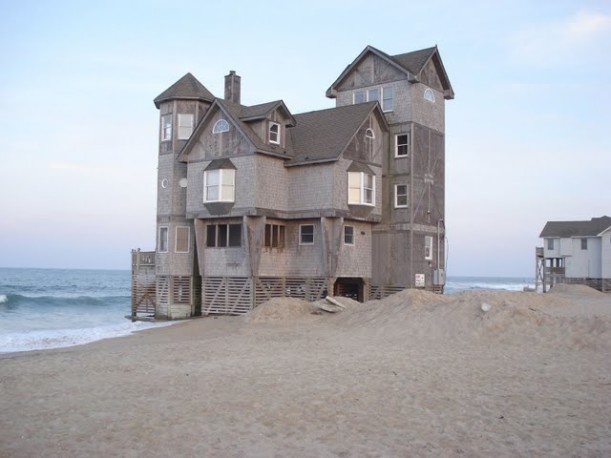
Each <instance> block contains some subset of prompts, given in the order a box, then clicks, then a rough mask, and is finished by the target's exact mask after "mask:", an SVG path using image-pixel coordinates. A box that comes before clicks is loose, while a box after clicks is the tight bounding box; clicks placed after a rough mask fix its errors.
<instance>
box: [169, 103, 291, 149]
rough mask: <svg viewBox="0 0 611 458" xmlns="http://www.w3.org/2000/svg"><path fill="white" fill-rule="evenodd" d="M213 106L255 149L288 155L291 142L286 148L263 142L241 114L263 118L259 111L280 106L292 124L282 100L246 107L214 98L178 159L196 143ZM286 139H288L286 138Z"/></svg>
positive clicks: (251, 118)
mask: <svg viewBox="0 0 611 458" xmlns="http://www.w3.org/2000/svg"><path fill="white" fill-rule="evenodd" d="M215 107H216V108H218V109H219V110H221V111H222V112H223V113H224V114H225V116H226V117H227V118H228V120H229V121H230V122H231V124H233V126H234V127H235V128H236V129H238V130H239V131H240V132H241V133H242V135H244V137H246V139H247V140H248V141H250V143H251V144H252V145H253V147H254V148H255V150H257V151H260V152H262V153H268V154H272V155H276V156H281V157H288V153H290V151H291V143H290V141H287V142H286V143H287V144H286V148H283V147H282V146H280V145H270V144H267V143H265V142H264V141H263V140H262V139H261V138H259V136H258V135H257V134H256V133H255V132H254V131H253V130H252V129H251V127H250V126H249V125H248V123H247V122H246V121H245V120H244V117H243V114H244V113H246V114H247V116H248V117H247V118H246V120H251V121H252V120H255V119H263V118H265V116H262V115H261V113H263V112H265V113H269V112H270V111H272V110H273V109H276V108H281V109H284V110H286V112H287V113H288V116H289V118H290V119H291V120H292V122H293V124H294V123H295V118H293V116H292V115H291V113H290V111H288V108H287V107H286V105H285V104H284V102H283V101H282V100H278V101H275V102H269V103H264V104H261V105H254V106H252V107H246V106H244V105H238V104H235V103H231V102H228V101H227V100H224V99H214V102H213V103H212V105H211V106H210V108H209V109H208V110H207V111H206V114H205V115H204V116H203V118H202V119H201V120H200V121H199V123H198V124H197V126H195V129H194V130H193V133H192V134H191V137H189V140H187V143H186V144H185V145H184V147H183V149H182V150H181V151H180V153H179V154H178V160H182V159H183V156H184V155H185V154H188V153H189V151H190V150H191V148H192V147H193V145H194V144H195V143H197V139H198V138H199V136H200V135H201V132H202V130H203V126H204V125H205V124H206V123H207V120H208V119H209V118H210V117H211V116H213V114H214V113H215V112H216V110H215ZM287 140H288V139H287Z"/></svg>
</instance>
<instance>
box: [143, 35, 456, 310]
mask: <svg viewBox="0 0 611 458" xmlns="http://www.w3.org/2000/svg"><path fill="white" fill-rule="evenodd" d="M326 95H327V97H330V98H334V99H336V107H335V108H329V109H324V110H319V111H312V112H308V113H300V114H293V113H291V111H290V109H289V107H287V106H286V105H285V104H284V102H283V101H282V100H277V101H272V102H267V103H262V104H260V105H254V106H244V105H242V104H241V88H240V77H239V76H238V75H237V74H236V73H235V72H234V71H231V72H230V73H229V74H228V75H227V76H226V77H225V94H224V98H217V97H215V96H213V95H212V94H211V93H210V91H208V90H207V89H206V88H205V87H204V86H203V85H202V84H201V83H200V82H199V81H198V80H197V79H196V78H195V77H193V75H191V74H187V75H185V76H184V77H182V78H181V79H180V80H178V81H177V82H176V83H175V84H173V85H172V86H170V87H169V88H168V89H167V90H166V91H164V92H163V93H161V94H160V95H159V96H158V97H157V98H155V100H154V102H155V106H156V107H157V108H158V109H159V111H160V134H159V159H158V160H159V177H158V200H157V248H156V250H155V252H154V253H153V252H147V253H144V252H140V251H139V250H137V251H134V252H133V266H134V268H133V279H134V281H133V298H132V304H133V313H134V315H135V314H136V313H137V311H138V310H145V309H146V305H147V304H148V306H149V311H154V313H155V316H157V317H159V318H169V319H175V318H184V317H189V316H194V315H199V314H210V313H231V314H237V313H244V312H246V311H248V310H250V309H252V308H253V307H255V306H257V305H259V304H260V303H262V302H264V301H266V300H268V299H270V298H272V297H283V296H290V297H300V298H305V299H307V300H316V299H319V298H320V297H322V296H324V295H325V294H334V295H346V296H351V297H353V298H355V299H358V300H366V299H368V298H381V297H385V296H387V295H389V294H392V293H394V292H397V291H399V290H402V289H404V288H411V287H419V288H427V289H435V290H438V291H441V290H443V286H444V283H445V275H444V272H445V249H444V247H445V242H444V241H445V238H444V234H445V224H444V210H445V208H444V181H445V173H444V172H445V156H444V155H445V151H444V144H445V138H444V131H445V126H444V120H445V112H444V104H445V100H447V99H452V98H453V97H454V92H453V90H452V86H451V85H450V81H449V79H448V77H447V75H446V72H445V69H444V66H443V63H442V61H441V58H440V55H439V51H438V49H437V47H433V48H428V49H423V50H419V51H415V52H410V53H406V54H400V55H395V56H390V55H387V54H385V53H383V52H381V51H379V50H377V49H375V48H373V47H371V46H368V47H367V48H365V49H364V50H363V51H362V52H361V54H360V55H359V56H358V57H357V58H356V59H355V60H354V61H353V62H352V63H351V64H350V65H348V67H346V69H345V70H344V71H343V72H342V73H341V75H339V77H338V78H337V80H336V81H335V82H333V84H332V85H331V86H330V87H329V89H328V90H327V93H326Z"/></svg>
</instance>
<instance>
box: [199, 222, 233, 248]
mask: <svg viewBox="0 0 611 458" xmlns="http://www.w3.org/2000/svg"><path fill="white" fill-rule="evenodd" d="M206 246H207V247H208V248H226V247H240V246H242V225H241V224H208V226H207V227H206Z"/></svg>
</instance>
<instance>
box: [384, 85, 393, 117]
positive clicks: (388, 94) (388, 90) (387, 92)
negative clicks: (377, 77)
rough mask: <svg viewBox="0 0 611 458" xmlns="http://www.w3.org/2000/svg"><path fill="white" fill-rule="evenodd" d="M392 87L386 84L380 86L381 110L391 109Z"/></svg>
mask: <svg viewBox="0 0 611 458" xmlns="http://www.w3.org/2000/svg"><path fill="white" fill-rule="evenodd" d="M392 110H393V103H392V87H390V86H387V87H383V88H382V111H384V112H387V111H392Z"/></svg>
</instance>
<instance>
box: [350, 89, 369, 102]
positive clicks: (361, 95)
mask: <svg viewBox="0 0 611 458" xmlns="http://www.w3.org/2000/svg"><path fill="white" fill-rule="evenodd" d="M366 101H367V100H366V99H365V92H363V91H356V92H355V93H354V94H352V103H353V104H354V105H356V104H357V103H363V102H366Z"/></svg>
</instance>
